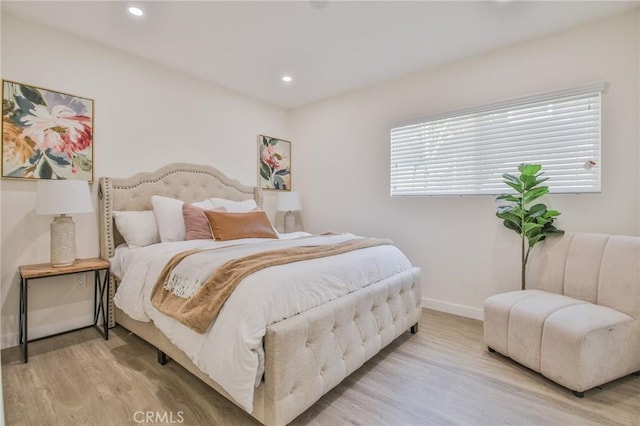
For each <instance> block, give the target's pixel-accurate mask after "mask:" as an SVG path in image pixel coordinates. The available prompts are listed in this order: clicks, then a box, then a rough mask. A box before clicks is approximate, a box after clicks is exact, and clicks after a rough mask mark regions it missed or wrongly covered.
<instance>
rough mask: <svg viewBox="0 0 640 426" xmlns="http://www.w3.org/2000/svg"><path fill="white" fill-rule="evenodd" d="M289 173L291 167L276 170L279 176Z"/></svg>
mask: <svg viewBox="0 0 640 426" xmlns="http://www.w3.org/2000/svg"><path fill="white" fill-rule="evenodd" d="M288 174H289V169H282V170H278V171H277V172H276V175H278V176H286V175H288Z"/></svg>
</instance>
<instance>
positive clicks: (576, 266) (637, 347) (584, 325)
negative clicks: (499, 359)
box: [484, 234, 640, 397]
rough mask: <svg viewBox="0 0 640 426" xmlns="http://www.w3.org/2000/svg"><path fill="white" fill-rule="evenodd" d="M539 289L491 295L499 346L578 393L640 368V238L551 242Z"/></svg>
mask: <svg viewBox="0 0 640 426" xmlns="http://www.w3.org/2000/svg"><path fill="white" fill-rule="evenodd" d="M541 260H542V261H541V268H540V271H539V280H538V287H539V289H535V290H524V291H514V292H509V293H503V294H498V295H495V296H492V297H489V298H488V299H487V300H486V302H485V306H484V335H485V342H486V343H487V345H488V346H489V350H491V351H494V350H495V351H497V352H499V353H501V354H503V355H506V356H508V357H510V358H512V359H513V360H515V361H517V362H519V363H521V364H522V365H525V366H527V367H529V368H531V369H532V370H535V371H538V372H540V373H541V374H543V375H544V376H546V377H548V378H550V379H551V380H553V381H555V382H557V383H559V384H561V385H563V386H565V387H567V388H569V389H571V390H573V391H574V393H575V394H576V396H580V397H581V396H583V395H584V391H585V390H588V389H591V388H593V387H595V386H598V385H601V384H603V383H606V382H608V381H611V380H614V379H617V378H619V377H622V376H625V375H627V374H630V373H634V372H637V371H639V370H640V321H639V320H638V317H639V315H640V312H639V311H640V238H638V237H621V236H607V235H599V234H566V235H565V236H563V237H562V238H555V239H549V240H548V241H545V243H544V246H543V249H542V259H541Z"/></svg>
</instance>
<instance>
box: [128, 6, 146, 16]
mask: <svg viewBox="0 0 640 426" xmlns="http://www.w3.org/2000/svg"><path fill="white" fill-rule="evenodd" d="M127 10H128V11H129V13H130V14H132V15H133V16H142V15H144V10H142V9H140V8H139V7H136V6H130V7H129V9H127Z"/></svg>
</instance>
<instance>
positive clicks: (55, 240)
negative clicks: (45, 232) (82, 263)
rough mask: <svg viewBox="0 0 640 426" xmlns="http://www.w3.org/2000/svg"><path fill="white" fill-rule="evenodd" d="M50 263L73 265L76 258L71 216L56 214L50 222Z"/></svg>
mask: <svg viewBox="0 0 640 426" xmlns="http://www.w3.org/2000/svg"><path fill="white" fill-rule="evenodd" d="M50 253H51V265H52V266H54V267H60V266H69V265H73V263H74V262H75V260H76V224H75V223H73V219H71V216H65V215H62V216H56V217H55V218H53V222H51V252H50Z"/></svg>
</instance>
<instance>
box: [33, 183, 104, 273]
mask: <svg viewBox="0 0 640 426" xmlns="http://www.w3.org/2000/svg"><path fill="white" fill-rule="evenodd" d="M92 211H93V204H92V203H91V194H90V193H89V185H88V183H87V182H86V181H83V180H54V179H50V180H48V179H41V180H38V184H37V191H36V214H39V215H60V216H56V217H54V218H53V222H51V253H50V255H51V265H52V266H54V267H60V266H69V265H73V263H74V262H75V260H76V225H75V223H74V222H73V219H72V218H71V217H70V216H67V215H68V214H75V213H91V212H92Z"/></svg>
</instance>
